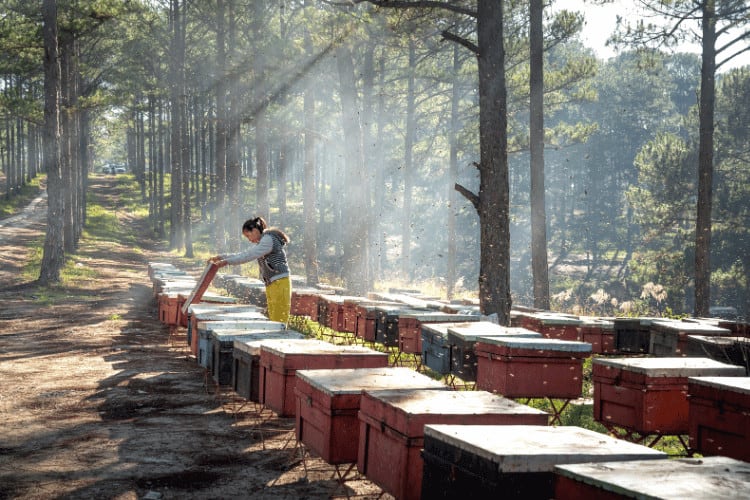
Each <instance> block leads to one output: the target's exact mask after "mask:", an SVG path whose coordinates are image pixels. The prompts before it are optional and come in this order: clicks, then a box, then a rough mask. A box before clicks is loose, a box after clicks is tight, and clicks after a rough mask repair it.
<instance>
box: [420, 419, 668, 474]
mask: <svg viewBox="0 0 750 500" xmlns="http://www.w3.org/2000/svg"><path fill="white" fill-rule="evenodd" d="M424 435H425V438H427V437H431V438H434V439H436V440H439V441H441V442H444V443H447V444H449V445H451V446H453V447H455V448H458V449H460V450H462V451H465V452H468V453H471V454H473V455H476V456H478V457H480V458H483V459H485V460H488V461H491V462H493V463H494V464H496V466H497V470H498V471H499V472H501V473H519V472H552V471H553V469H554V467H555V465H557V464H569V463H586V462H603V461H619V460H649V461H650V460H652V459H666V458H667V454H666V453H663V452H661V451H657V450H654V449H651V448H649V447H647V446H643V445H640V444H635V443H630V442H628V441H625V440H624V439H618V438H615V437H612V436H608V435H606V434H601V433H598V432H594V431H590V430H588V429H583V428H581V427H566V426H560V427H545V426H536V425H426V426H425V429H424Z"/></svg>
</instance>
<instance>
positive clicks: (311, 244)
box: [302, 0, 319, 285]
mask: <svg viewBox="0 0 750 500" xmlns="http://www.w3.org/2000/svg"><path fill="white" fill-rule="evenodd" d="M305 5H306V6H307V7H309V6H310V5H311V0H306V1H305ZM303 30H304V38H305V47H306V53H307V57H308V58H310V59H311V58H312V57H313V43H312V37H311V36H310V29H309V23H305V24H304V28H303ZM315 95H316V92H315V85H308V86H306V87H305V94H304V98H303V99H304V103H303V110H304V126H305V144H304V148H305V159H304V173H303V179H304V182H303V186H302V209H303V212H304V217H305V224H304V229H303V238H304V244H303V245H304V263H305V277H306V279H307V284H308V285H316V284H317V283H318V281H319V276H318V241H317V231H316V228H317V212H318V200H317V186H316V184H315V171H316V161H315Z"/></svg>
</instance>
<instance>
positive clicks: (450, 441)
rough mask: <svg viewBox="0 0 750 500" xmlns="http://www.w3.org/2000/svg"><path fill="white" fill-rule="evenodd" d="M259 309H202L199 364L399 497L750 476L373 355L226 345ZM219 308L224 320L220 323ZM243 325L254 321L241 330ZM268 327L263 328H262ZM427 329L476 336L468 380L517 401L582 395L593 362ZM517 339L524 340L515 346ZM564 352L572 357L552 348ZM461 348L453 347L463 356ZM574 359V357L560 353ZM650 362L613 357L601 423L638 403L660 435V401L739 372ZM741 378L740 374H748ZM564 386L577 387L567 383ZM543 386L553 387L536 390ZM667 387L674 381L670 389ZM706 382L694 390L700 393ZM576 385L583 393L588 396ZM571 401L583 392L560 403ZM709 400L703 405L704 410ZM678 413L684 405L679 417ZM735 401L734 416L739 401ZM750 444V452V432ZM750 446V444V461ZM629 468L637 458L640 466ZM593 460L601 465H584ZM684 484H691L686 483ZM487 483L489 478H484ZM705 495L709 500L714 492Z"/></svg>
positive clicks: (571, 490) (279, 344)
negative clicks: (566, 422)
mask: <svg viewBox="0 0 750 500" xmlns="http://www.w3.org/2000/svg"><path fill="white" fill-rule="evenodd" d="M247 307H248V306H226V305H221V304H218V305H212V304H196V305H195V306H193V307H192V308H191V309H192V310H191V312H190V314H189V318H188V322H187V323H188V324H189V325H190V328H191V330H192V329H195V330H194V331H195V332H197V333H196V334H194V335H188V338H189V339H192V340H193V342H192V345H195V344H196V341H195V339H197V344H198V345H197V346H196V351H195V352H194V354H195V355H196V358H197V359H198V361H199V362H201V364H203V365H204V366H205V367H206V368H207V369H208V370H209V371H210V373H211V374H212V376H213V377H214V380H215V381H216V382H217V383H219V384H224V383H231V384H232V386H233V388H234V389H235V391H237V393H238V394H240V395H241V396H243V397H245V398H247V399H249V400H251V401H256V402H258V403H260V404H263V405H266V406H267V407H268V408H270V409H272V410H273V411H275V412H276V413H277V414H279V415H280V416H294V417H295V420H296V426H295V427H296V433H297V438H298V440H299V441H300V443H302V444H303V445H304V446H305V447H307V448H308V449H309V450H310V451H312V452H313V453H315V454H317V455H320V456H321V457H322V458H323V459H324V460H325V461H326V462H328V463H331V464H334V465H341V464H345V463H356V464H357V469H358V470H359V472H360V473H362V474H365V475H366V476H367V477H368V478H369V479H371V480H373V481H374V482H375V483H376V484H378V485H380V486H381V487H383V488H384V490H385V491H387V492H389V493H391V494H393V495H395V496H396V497H398V498H419V497H420V491H421V496H422V497H423V498H434V497H452V496H456V497H458V495H461V496H462V497H463V496H465V495H466V494H479V495H480V496H490V495H495V494H497V492H498V491H502V492H504V493H503V494H507V495H508V496H518V497H520V496H523V497H524V498H528V497H539V498H542V497H544V498H549V497H551V496H552V495H553V494H556V495H557V496H558V497H559V498H573V497H574V496H575V497H580V496H581V494H587V491H586V489H587V488H590V487H591V486H590V484H591V483H592V481H593V482H594V484H598V483H601V484H598V486H596V487H597V488H603V489H604V490H607V489H609V488H610V486H611V485H610V484H609V483H608V481H609V482H611V484H612V485H618V484H619V482H621V481H622V480H626V481H627V477H628V476H629V475H630V474H635V477H639V478H643V477H644V474H646V473H647V472H650V473H653V472H654V471H661V472H660V473H661V474H666V473H669V474H670V475H671V477H673V478H675V481H671V480H670V481H669V482H667V483H661V489H660V491H661V492H662V493H669V494H670V495H677V496H680V497H681V498H686V497H689V495H687V494H686V493H687V492H683V491H682V487H683V486H684V485H685V484H690V488H689V489H690V491H689V493H690V494H695V493H698V492H701V489H700V484H703V482H710V481H712V480H713V478H714V476H715V474H716V473H717V471H722V473H723V474H726V470H727V468H730V469H733V470H737V474H738V475H737V477H742V475H741V473H742V471H743V470H744V471H746V470H747V468H746V467H747V465H746V464H744V463H742V462H736V463H735V462H732V461H731V460H729V459H725V458H717V459H711V460H708V461H704V462H702V463H701V466H700V467H696V466H695V465H696V464H695V463H693V464H691V465H689V466H687V465H685V464H682V465H681V466H680V465H676V464H677V463H676V462H674V461H666V462H661V461H660V462H659V463H658V466H657V465H655V464H656V462H653V461H652V459H654V458H664V457H665V455H664V454H661V453H658V452H655V451H653V450H651V449H650V448H647V447H644V446H641V445H636V444H631V443H627V442H625V441H623V440H621V439H615V438H609V437H606V436H603V435H601V434H597V433H593V432H589V431H585V430H583V429H578V428H572V427H545V426H544V425H545V424H547V423H548V420H549V417H548V415H546V414H544V413H542V412H539V411H538V410H534V409H532V408H530V407H528V406H526V405H522V404H520V403H517V402H514V401H512V400H510V399H507V398H505V397H500V396H498V395H496V394H492V393H491V392H489V391H482V390H479V391H447V389H448V387H447V386H446V385H445V384H442V383H439V382H435V381H434V380H433V379H430V378H429V377H425V376H424V375H422V374H420V373H417V372H415V371H414V370H409V369H405V368H400V367H386V366H385V365H386V364H387V363H388V361H387V359H388V358H387V356H386V355H385V354H383V353H379V352H376V351H373V350H371V349H367V348H365V347H360V346H342V345H339V346H335V345H332V344H330V343H327V342H321V341H316V340H311V339H305V340H302V339H298V340H294V339H273V340H268V339H266V340H262V341H261V340H258V339H259V338H262V337H263V336H264V335H266V334H268V333H270V330H269V331H265V332H257V330H254V333H253V334H251V333H249V331H247V332H245V335H257V336H258V337H257V338H252V337H251V338H245V337H242V336H241V335H240V336H239V337H232V335H231V334H230V335H229V336H227V335H226V333H227V332H224V334H223V335H222V332H221V330H222V328H221V327H220V325H221V326H224V327H228V326H229V325H228V324H227V323H226V322H229V323H233V326H235V327H238V328H235V330H236V329H239V328H244V329H248V330H253V329H254V328H253V325H250V324H248V323H251V322H253V321H263V319H264V318H263V319H261V318H255V319H250V318H248V317H243V318H241V319H240V318H238V317H236V315H245V314H249V313H255V314H258V313H257V310H247V311H244V310H243V311H240V310H239V308H247ZM249 307H252V306H249ZM328 309H331V308H327V310H328ZM209 310H213V312H214V313H218V315H215V316H210V314H211V313H210V312H209ZM224 314H228V315H235V316H224ZM329 317H331V316H329ZM229 318H232V319H229ZM477 319H478V318H477ZM240 321H244V322H245V324H244V325H239V324H238V322H240ZM327 321H330V320H327ZM355 323H356V321H355ZM375 323H376V324H375V325H372V327H373V328H374V329H375V330H376V331H377V328H378V327H377V320H375ZM212 324H213V326H212ZM258 325H260V323H257V324H256V325H255V326H256V327H257V326H258ZM422 326H423V328H424V329H427V331H430V332H431V334H430V335H431V336H430V335H428V336H427V337H423V338H422V339H421V340H422V342H423V345H424V344H429V343H430V342H432V340H433V337H434V335H435V333H436V332H437V333H439V332H440V331H441V330H442V329H445V331H446V332H450V333H453V334H457V335H458V336H461V335H463V337H462V338H461V342H458V344H462V346H463V349H456V350H455V352H456V353H461V355H458V356H457V358H461V357H462V355H463V354H465V355H466V356H471V354H474V356H475V357H476V361H475V362H466V363H456V365H457V366H458V367H459V368H460V369H461V370H464V371H463V372H461V373H460V375H462V376H464V377H468V376H469V373H468V371H471V370H472V369H474V373H475V374H477V375H478V377H477V386H478V387H480V388H481V387H482V386H483V384H484V383H498V382H499V381H503V382H502V384H504V385H503V386H502V390H498V387H497V386H495V387H488V389H490V390H494V391H497V392H501V393H504V394H506V396H509V394H507V393H508V391H510V390H511V388H512V389H513V390H516V391H518V394H516V396H517V397H532V396H533V397H540V396H543V395H544V396H547V397H577V396H578V395H580V392H581V389H580V383H581V378H580V375H579V373H580V372H579V371H577V369H578V367H579V366H580V363H581V362H582V357H583V356H582V355H580V354H579V353H586V355H587V354H588V353H587V351H586V348H585V347H584V346H580V345H579V344H582V343H580V342H576V341H564V340H560V339H546V338H543V337H540V336H539V334H538V333H537V334H534V333H532V332H529V331H528V330H525V329H521V328H515V329H509V330H510V331H507V332H505V333H506V336H505V339H502V338H501V337H502V335H497V337H496V338H493V337H492V336H491V335H490V333H491V332H489V331H488V329H490V328H494V327H497V328H499V327H498V326H497V325H494V327H490V326H489V324H487V323H485V322H474V323H469V322H462V323H458V324H456V323H455V322H454V323H453V324H452V325H451V326H447V325H446V324H445V323H434V324H432V323H429V322H425V323H424V324H423V325H422ZM472 328H474V329H475V330H474V331H473V333H472ZM476 328H479V330H476ZM462 330H463V331H462ZM482 331H483V332H484V335H483V334H482V333H481V332H482ZM278 333H281V332H278ZM286 333H287V334H293V333H296V332H290V331H286ZM508 333H510V334H512V335H515V336H513V337H512V338H508V337H507V334H508ZM296 336H297V337H301V335H300V334H296ZM552 345H556V346H558V347H562V346H566V348H565V349H563V350H562V351H560V350H559V349H558V350H555V349H554V348H553V349H550V347H551V346H552ZM571 348H572V349H571ZM451 351H453V349H449V352H451ZM589 351H590V348H589ZM560 352H562V353H563V354H562V355H559V353H560ZM483 353H484V354H483ZM485 354H486V355H485ZM545 358H546V359H545ZM566 358H567V359H566ZM645 359H648V358H635V359H634V360H627V359H624V360H620V359H606V360H605V359H602V360H601V361H603V362H605V363H603V364H601V365H600V364H599V363H598V361H599V360H596V361H595V368H594V382H595V386H596V387H598V388H600V389H601V388H606V389H611V390H614V391H615V394H614V397H613V398H612V401H610V400H609V399H607V398H605V399H602V400H601V401H599V405H598V406H599V411H598V412H597V414H598V415H600V417H601V418H602V419H603V420H604V421H608V422H609V423H612V420H613V418H614V419H615V420H616V419H617V417H618V416H619V417H622V415H621V413H622V411H623V409H622V408H618V409H617V411H613V410H612V408H613V407H615V406H617V405H618V404H620V405H621V406H624V407H627V406H628V405H630V408H629V409H627V410H626V411H625V412H626V413H628V412H629V414H630V417H626V420H627V418H634V415H635V414H637V413H638V411H639V409H638V406H639V405H640V407H641V408H640V410H641V413H642V416H643V419H644V420H645V421H646V422H649V424H648V425H651V423H652V421H653V417H654V415H652V414H651V413H649V411H650V410H649V409H650V408H652V407H653V406H654V397H655V396H656V399H657V400H658V399H659V398H661V399H663V396H665V395H666V394H667V393H671V392H675V391H676V392H677V393H681V394H682V398H683V399H684V400H685V402H687V398H686V397H685V391H684V388H683V387H682V385H684V382H685V381H686V380H687V376H688V375H690V374H696V373H698V374H701V373H710V374H719V373H722V374H723V373H728V372H725V371H722V370H724V369H725V368H726V367H725V366H718V365H715V364H713V363H714V362H712V361H710V360H703V361H702V363H703V365H702V366H693V365H692V362H693V360H685V359H676V360H669V361H671V362H672V363H676V364H672V365H669V366H664V365H663V364H662V365H661V367H657V366H644V365H642V364H639V363H635V364H634V365H631V364H630V363H631V362H635V361H637V360H640V363H643V360H645ZM485 360H486V362H485ZM487 363H489V364H487ZM618 363H624V364H623V365H618ZM485 365H486V366H485ZM490 367H491V368H490ZM696 369H697V370H698V371H697V372H696ZM618 370H619V371H618ZM653 370H657V371H659V370H660V371H661V372H660V373H656V372H654V371H653ZM701 370H702V371H701ZM707 370H708V371H707ZM631 372H632V373H631ZM662 372H663V373H662ZM667 372H668V373H667ZM483 373H487V375H486V376H483V375H482V374H483ZM490 373H492V375H490ZM733 374H737V372H736V370H735V372H734V373H733ZM629 376H630V378H633V377H635V378H637V377H638V376H640V377H641V379H642V380H629V379H628V377H629ZM676 379H685V380H676ZM561 380H565V381H566V382H563V383H561V382H560V381H561ZM535 381H536V382H539V383H538V384H534V383H532V382H535ZM571 381H572V382H571ZM665 381H666V382H668V383H666V384H664V383H660V382H665ZM701 382H702V381H699V380H698V379H695V380H691V384H692V383H697V384H700V383H701ZM716 382H717V380H710V381H708V382H707V383H712V384H715V383H716ZM720 383H723V381H722V382H720ZM655 385H657V386H659V387H656V388H655V389H654V391H651V390H647V391H645V393H648V392H654V393H653V394H651V395H650V396H649V397H648V398H646V397H645V396H644V398H642V401H641V402H640V403H639V402H634V398H635V399H637V398H638V393H639V392H641V393H644V391H643V388H644V387H648V388H651V389H653V386H655ZM610 386H611V387H610ZM545 387H546V389H545ZM572 387H577V392H576V390H574V389H571V388H572ZM559 390H565V391H570V392H569V393H566V394H559V393H553V392H554V391H559ZM534 391H541V392H534ZM600 392H602V393H604V392H606V391H600ZM745 392H747V389H745ZM595 393H596V391H595ZM659 393H660V394H659ZM691 394H692V392H691ZM678 399H679V398H678ZM724 399H726V398H724ZM745 399H747V398H746V397H745ZM697 400H698V399H697V398H695V397H694V398H692V399H691V402H693V401H697ZM628 401H630V403H628ZM622 403H625V404H624V405H623V404H622ZM674 403H675V401H673V400H670V403H669V404H670V406H671V407H672V410H671V411H672V413H674V406H673V405H674ZM722 404H723V406H724V407H723V412H724V413H726V410H727V406H726V402H724V403H722ZM595 406H597V405H596V402H595ZM657 406H658V405H657ZM709 406H711V405H710V404H709ZM714 406H715V405H714ZM746 406H747V405H745V410H742V411H741V412H740V414H744V416H745V421H744V423H745V424H746V423H747V421H746V416H747V411H746ZM704 410H705V409H704ZM618 411H619V413H618ZM742 412H744V413H742ZM677 413H681V412H677ZM636 420H637V419H636ZM622 423H624V424H627V425H630V424H632V423H633V422H630V421H623V422H622ZM456 424H461V425H456ZM508 424H514V425H510V426H509V425H508ZM635 424H636V425H640V424H638V423H637V422H635ZM518 425H524V426H528V427H518ZM656 425H657V426H658V425H662V423H657V424H656ZM742 428H743V427H742V426H740V427H739V429H740V430H741V429H742ZM706 429H708V431H710V434H716V433H717V432H716V429H715V426H713V425H711V426H710V427H706V426H704V434H705V433H706ZM744 429H745V432H747V426H746V425H745V426H744ZM735 430H736V429H735ZM656 431H657V432H660V433H668V432H664V431H667V429H666V428H665V429H657V430H656ZM691 437H692V436H691ZM743 437H744V439H745V443H747V435H744V436H743ZM715 438H716V436H713V435H712V436H711V437H709V438H708V439H709V441H711V442H716V439H715ZM747 448H748V447H747V446H746V445H745V446H744V450H747ZM738 449H743V447H742V446H739V447H738ZM623 460H628V461H631V460H635V461H632V462H629V463H627V464H626V463H624V462H622V461H623ZM641 460H648V461H647V462H641ZM602 461H615V462H617V463H612V464H608V465H607V470H608V471H611V470H615V471H618V473H617V474H616V476H617V477H616V478H612V477H609V478H605V477H600V476H602V474H601V470H600V469H598V468H597V467H596V466H593V465H590V463H592V462H602ZM579 462H585V463H589V465H586V464H579V465H571V464H578V463H579ZM565 464H568V465H565ZM589 469H591V470H589ZM555 471H556V472H557V474H555V473H554V472H555ZM680 475H686V476H685V477H682V478H681V479H677V478H678V477H680ZM589 476H591V477H589ZM609 476H612V474H609ZM730 476H731V474H730ZM420 477H421V478H422V479H421V480H420V479H419V478H420ZM478 477H482V480H481V481H479V480H477V478H478ZM592 477H593V479H592ZM725 477H726V476H725ZM641 482H642V481H637V483H638V487H641V488H643V487H644V485H643V484H641ZM654 483H655V484H659V483H658V482H654ZM587 484H588V485H589V486H586V485H587ZM555 485H557V486H555ZM620 487H621V486H617V488H620ZM555 488H557V492H556V493H555ZM742 488H744V489H742ZM732 490H733V492H734V493H736V492H737V491H747V484H744V485H740V489H739V490H738V489H737V484H734V486H733V487H732ZM566 491H567V493H566ZM636 491H640V490H636ZM590 493H591V491H588V494H590ZM713 493H716V490H714V491H713ZM565 495H568V496H565ZM700 496H701V497H703V498H705V495H700ZM657 497H658V496H657Z"/></svg>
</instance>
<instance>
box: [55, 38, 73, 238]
mask: <svg viewBox="0 0 750 500" xmlns="http://www.w3.org/2000/svg"><path fill="white" fill-rule="evenodd" d="M58 40H59V42H60V170H61V172H62V182H63V186H62V188H63V192H64V193H65V208H64V214H65V215H64V217H63V220H64V222H63V247H64V248H65V252H66V253H74V252H75V249H76V244H75V222H74V220H73V217H74V214H75V201H74V200H75V191H74V189H73V187H74V186H75V181H74V179H73V165H72V162H71V148H72V143H73V136H74V133H73V125H72V124H73V119H72V114H73V107H72V106H71V93H72V85H71V83H72V77H71V72H72V69H71V66H72V62H71V56H72V48H73V35H72V34H71V33H69V32H66V31H63V32H62V33H61V34H60V36H59V37H58Z"/></svg>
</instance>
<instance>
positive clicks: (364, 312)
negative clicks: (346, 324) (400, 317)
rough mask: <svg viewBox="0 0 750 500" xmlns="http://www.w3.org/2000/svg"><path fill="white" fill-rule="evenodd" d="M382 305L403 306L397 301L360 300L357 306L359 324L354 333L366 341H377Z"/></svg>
mask: <svg viewBox="0 0 750 500" xmlns="http://www.w3.org/2000/svg"><path fill="white" fill-rule="evenodd" d="M382 307H393V308H398V307H403V305H401V304H397V303H395V302H377V301H369V302H360V303H359V304H357V307H356V316H357V319H356V321H357V326H356V329H355V332H354V334H355V335H356V337H357V338H360V339H362V340H364V341H365V342H375V338H376V329H377V322H378V314H379V311H380V308H382Z"/></svg>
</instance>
